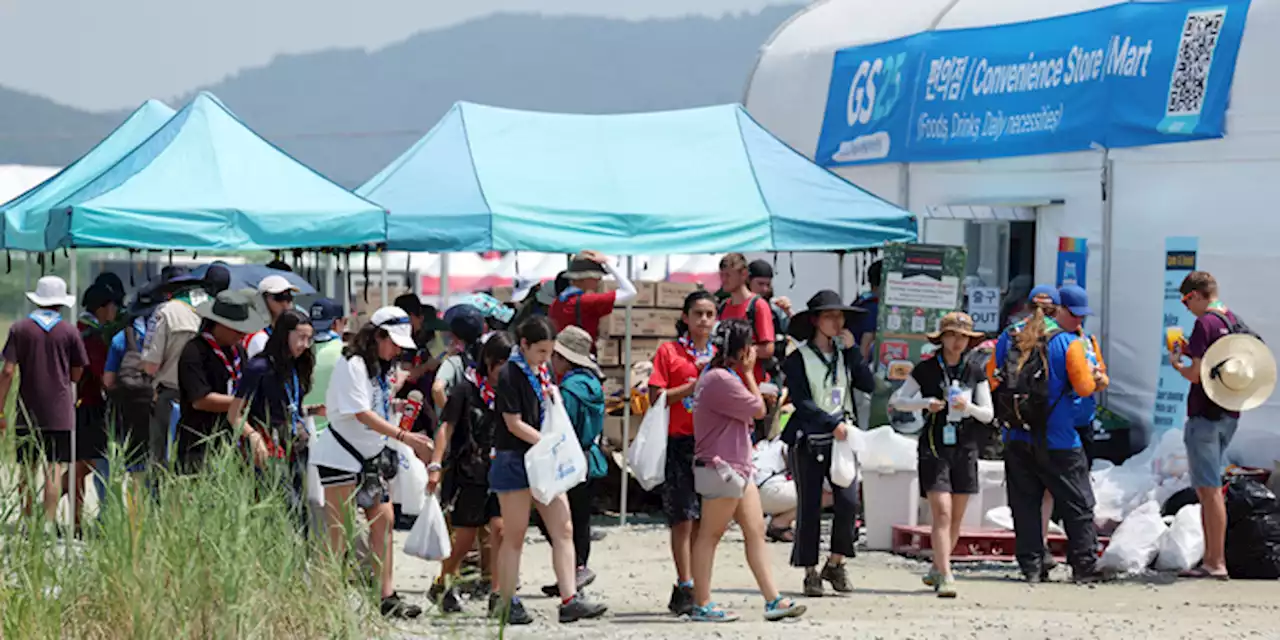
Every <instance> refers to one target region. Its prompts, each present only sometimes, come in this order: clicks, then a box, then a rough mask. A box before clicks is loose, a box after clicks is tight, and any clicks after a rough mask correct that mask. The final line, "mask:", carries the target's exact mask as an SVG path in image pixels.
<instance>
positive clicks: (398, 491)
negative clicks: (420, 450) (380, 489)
mask: <svg viewBox="0 0 1280 640" xmlns="http://www.w3.org/2000/svg"><path fill="white" fill-rule="evenodd" d="M387 446H389V447H391V448H392V449H394V450H395V452H396V453H398V454H400V468H399V470H398V471H397V472H396V477H394V478H392V479H391V483H390V486H389V487H388V490H389V491H390V493H391V502H392V503H394V504H398V505H400V511H401V512H402V513H404V514H405V515H410V516H416V515H418V514H420V513H422V507H423V502H424V501H425V500H426V491H427V465H425V464H423V463H422V461H421V460H419V459H418V456H417V454H415V453H414V452H413V449H411V448H410V447H409V445H407V444H404V443H403V442H396V441H388V442H387Z"/></svg>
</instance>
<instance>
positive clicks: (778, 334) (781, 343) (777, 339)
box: [716, 295, 791, 377]
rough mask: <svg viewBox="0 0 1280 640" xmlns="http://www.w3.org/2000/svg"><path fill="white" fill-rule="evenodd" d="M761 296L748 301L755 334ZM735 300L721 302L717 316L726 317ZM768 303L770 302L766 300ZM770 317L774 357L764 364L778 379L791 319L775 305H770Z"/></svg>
mask: <svg viewBox="0 0 1280 640" xmlns="http://www.w3.org/2000/svg"><path fill="white" fill-rule="evenodd" d="M760 299H761V298H760V296H754V295H753V296H751V299H750V300H748V301H747V324H750V325H751V330H752V331H753V332H754V331H755V328H756V300H760ZM731 300H733V297H732V296H730V297H728V298H725V299H724V300H721V301H720V308H719V309H717V310H716V316H717V317H718V316H722V315H724V308H725V307H726V306H728V305H729V302H730V301H731ZM766 302H768V301H767V300H766ZM769 316H770V319H771V320H772V321H773V357H772V358H770V359H768V360H766V361H764V362H762V363H761V365H762V366H763V368H764V370H765V371H766V372H768V373H769V374H770V375H772V376H774V377H777V376H778V375H779V374H780V373H781V371H780V370H779V367H778V364H779V363H780V362H782V358H783V356H784V355H785V354H786V353H787V329H789V328H790V326H791V319H790V318H788V317H787V314H785V313H783V311H782V309H779V308H778V307H776V306H775V305H774V304H773V303H769Z"/></svg>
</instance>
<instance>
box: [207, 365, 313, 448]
mask: <svg viewBox="0 0 1280 640" xmlns="http://www.w3.org/2000/svg"><path fill="white" fill-rule="evenodd" d="M214 357H215V359H216V356H214ZM302 383H303V381H302V380H301V379H299V380H298V384H299V386H300V385H301V384H302ZM292 390H293V376H289V377H288V378H287V379H285V380H281V376H280V374H279V373H278V372H277V371H276V370H275V367H272V366H271V361H270V360H269V359H268V358H267V357H266V356H265V355H259V356H257V357H255V358H253V359H251V360H249V362H248V363H247V364H245V365H244V371H243V373H242V374H241V377H240V385H239V386H238V387H237V388H236V397H237V398H240V399H242V400H244V401H246V402H247V403H248V405H249V422H250V423H251V424H253V425H254V426H256V427H263V426H265V427H270V428H271V437H272V439H273V440H275V441H276V442H277V443H278V444H281V445H283V443H284V441H285V440H284V436H286V435H290V434H291V433H292V426H293V425H291V424H290V421H291V420H292V417H293V411H291V410H290V405H292V404H293V401H292V399H291V398H290V392H291V391H292ZM294 393H296V394H297V395H298V398H299V400H301V398H302V397H303V396H305V395H306V393H304V392H302V391H301V390H298V391H295V392H294ZM300 409H301V407H297V408H295V409H294V410H300Z"/></svg>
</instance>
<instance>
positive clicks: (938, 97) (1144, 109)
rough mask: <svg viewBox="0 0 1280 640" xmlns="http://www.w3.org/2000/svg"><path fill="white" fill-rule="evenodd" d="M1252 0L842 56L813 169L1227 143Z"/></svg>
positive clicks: (1099, 14)
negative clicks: (816, 166) (1227, 122)
mask: <svg viewBox="0 0 1280 640" xmlns="http://www.w3.org/2000/svg"><path fill="white" fill-rule="evenodd" d="M1248 12H1249V0H1174V1H1170V2H1125V3H1119V4H1114V5H1111V6H1107V7H1103V8H1101V9H1096V10H1093V11H1084V12H1080V13H1072V14H1067V15H1062V16H1055V17H1052V18H1044V19H1041V20H1031V21H1025V22H1017V23H1012V24H1003V25H996V26H987V27H979V28H972V29H940V30H931V31H928V32H925V33H917V34H914V35H910V36H906V37H904V38H899V39H896V40H890V41H888V42H879V43H874V44H868V45H860V46H856V47H850V48H847V49H841V50H839V51H837V52H836V53H835V59H834V60H833V63H832V71H831V84H830V87H829V88H828V93H827V103H826V108H825V111H824V114H823V121H822V129H821V133H820V134H819V137H818V144H817V151H816V152H815V154H814V161H815V162H817V163H818V164H820V165H823V166H827V167H830V166H839V165H849V164H860V163H872V162H941V161H949V160H972V159H981V158H998V157H1008V156H1019V155H1036V154H1043V153H1060V152H1064V151H1081V150H1086V149H1091V148H1095V147H1097V146H1099V145H1101V146H1103V147H1107V148H1122V147H1134V146H1142V145H1150V144H1161V143H1167V142H1183V141H1188V140H1196V139H1203V138H1220V137H1222V135H1223V131H1224V128H1223V125H1224V121H1225V115H1226V109H1227V99H1228V95H1229V94H1230V91H1231V81H1232V77H1233V76H1234V74H1235V66H1236V57H1237V54H1238V52H1239V48H1240V42H1241V40H1242V38H1243V35H1244V30H1245V18H1246V16H1247V14H1248Z"/></svg>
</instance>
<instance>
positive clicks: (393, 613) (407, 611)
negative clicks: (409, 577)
mask: <svg viewBox="0 0 1280 640" xmlns="http://www.w3.org/2000/svg"><path fill="white" fill-rule="evenodd" d="M420 615H422V607H419V606H418V605H415V604H409V603H407V602H405V601H404V600H401V599H400V594H398V593H392V594H391V595H389V596H387V597H385V598H383V599H382V617H384V618H403V619H405V620H413V619H414V618H417V617H418V616H420Z"/></svg>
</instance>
